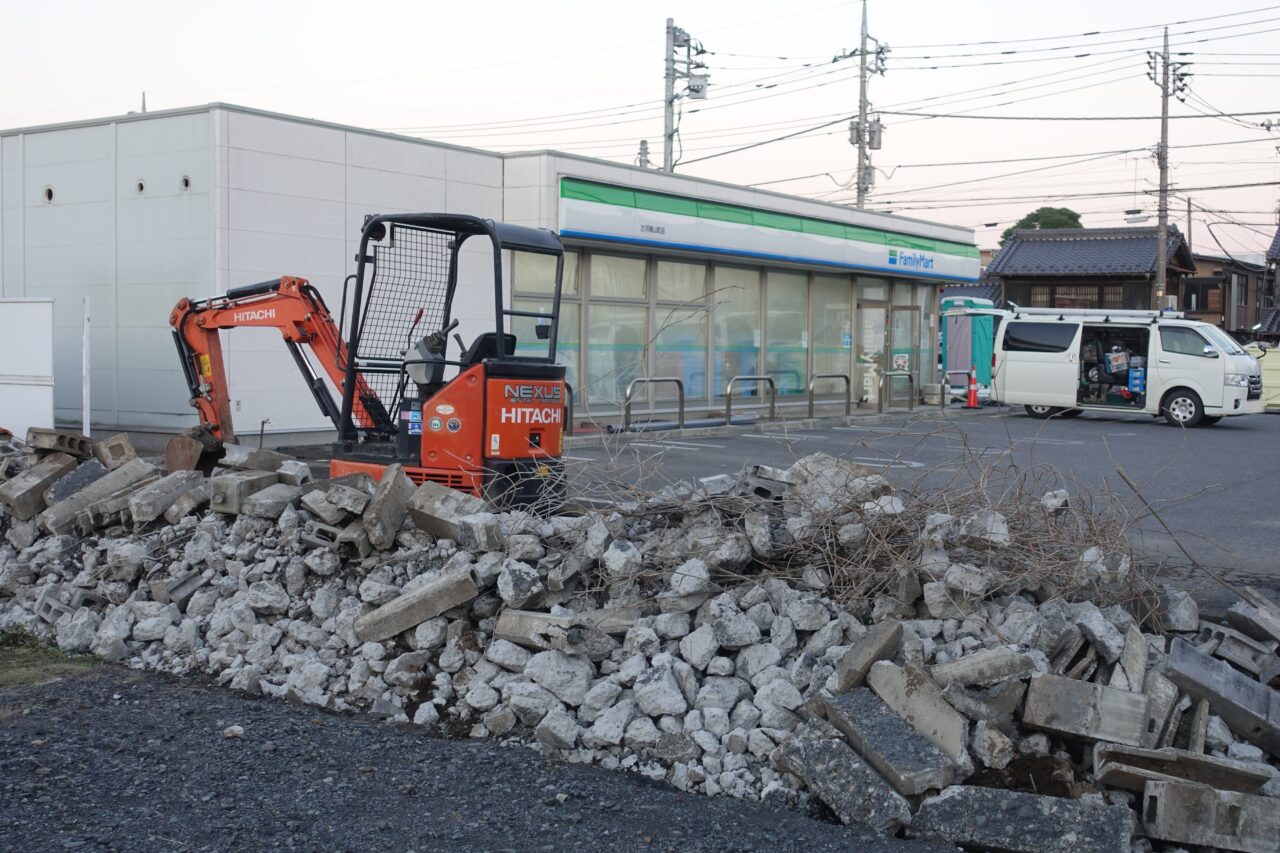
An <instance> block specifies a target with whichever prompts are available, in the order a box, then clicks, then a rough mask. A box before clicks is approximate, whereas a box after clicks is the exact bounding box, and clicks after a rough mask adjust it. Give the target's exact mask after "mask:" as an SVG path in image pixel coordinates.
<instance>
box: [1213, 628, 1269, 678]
mask: <svg viewBox="0 0 1280 853" xmlns="http://www.w3.org/2000/svg"><path fill="white" fill-rule="evenodd" d="M1196 645H1197V646H1199V647H1200V650H1201V651H1203V652H1207V653H1208V654H1211V655H1213V656H1214V657H1216V658H1221V659H1222V660H1225V661H1230V662H1231V663H1233V664H1235V665H1236V666H1238V667H1240V668H1241V669H1243V670H1245V671H1246V672H1251V673H1253V674H1254V675H1261V674H1262V672H1263V670H1265V669H1267V668H1268V667H1269V666H1271V665H1272V664H1274V663H1275V660H1276V646H1277V643H1276V641H1275V640H1255V639H1253V638H1252V637H1249V636H1246V635H1245V634H1243V633H1241V632H1239V631H1237V630H1235V629H1234V628H1228V627H1227V626H1225V625H1214V624H1212V623H1209V622H1201V623H1200V633H1199V634H1198V635H1197V636H1196Z"/></svg>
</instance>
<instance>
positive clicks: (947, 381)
mask: <svg viewBox="0 0 1280 853" xmlns="http://www.w3.org/2000/svg"><path fill="white" fill-rule="evenodd" d="M952 376H963V377H964V381H965V384H966V385H967V384H968V383H969V371H967V370H944V371H942V381H941V382H940V383H938V408H939V409H946V408H947V398H948V397H950V396H951V377H952Z"/></svg>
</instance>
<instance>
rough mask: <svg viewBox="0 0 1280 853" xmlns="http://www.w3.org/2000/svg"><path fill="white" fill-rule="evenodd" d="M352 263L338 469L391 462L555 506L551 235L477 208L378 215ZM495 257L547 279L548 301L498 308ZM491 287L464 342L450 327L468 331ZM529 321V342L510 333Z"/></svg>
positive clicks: (557, 409) (555, 251)
mask: <svg viewBox="0 0 1280 853" xmlns="http://www.w3.org/2000/svg"><path fill="white" fill-rule="evenodd" d="M474 238H478V239H474ZM477 244H479V246H480V248H481V249H483V252H481V251H479V250H475V247H476V246H477ZM464 247H465V249H466V252H465V256H466V259H467V262H468V263H467V265H466V269H465V270H462V269H460V263H459V262H460V260H461V259H462V258H463V257H464ZM355 261H356V273H355V275H353V276H350V277H348V281H347V287H345V288H344V291H343V300H342V302H343V313H342V320H341V322H340V324H339V328H340V335H342V336H343V337H345V341H346V346H345V353H346V360H345V364H344V365H342V370H343V382H342V391H343V395H342V408H341V412H340V415H339V419H338V423H337V425H338V433H339V434H338V442H337V443H336V444H335V446H334V453H333V462H332V463H331V473H332V474H333V476H340V475H342V474H349V473H357V472H365V473H369V474H371V475H372V476H375V477H377V476H379V474H380V472H381V470H382V468H383V467H384V466H386V465H387V464H389V463H392V462H398V463H400V464H402V465H403V466H404V469H405V471H406V473H408V475H409V476H410V478H411V479H412V480H414V481H415V482H417V483H421V482H423V481H425V480H432V481H435V482H439V483H442V484H444V485H448V486H451V487H454V488H459V489H463V490H465V491H470V492H472V493H475V494H477V495H482V496H485V497H487V498H489V499H490V500H494V501H497V502H500V503H514V504H521V505H527V504H530V503H536V502H540V501H543V500H547V499H551V500H556V499H557V498H558V496H559V495H561V494H562V490H563V477H562V467H561V460H560V455H561V442H562V437H563V429H564V413H565V407H566V405H567V402H568V397H567V386H566V384H565V381H564V380H565V368H564V366H563V365H561V364H557V362H556V341H557V337H558V331H559V323H560V288H561V274H562V270H563V263H564V260H563V248H562V246H561V244H560V239H559V238H558V237H557V236H556V235H555V234H553V233H552V232H550V231H546V230H542V229H535V228H525V227H521V226H515V225H506V224H503V223H498V222H494V221H492V220H487V219H480V218H478V217H473V216H460V215H453V214H425V213H424V214H387V215H381V216H370V217H367V218H366V219H365V222H364V227H363V228H362V229H361V234H360V243H359V251H358V252H357V254H356V257H355ZM504 263H509V264H510V265H511V266H513V267H516V268H517V269H521V270H524V271H537V272H539V273H540V274H541V275H542V276H543V277H545V278H546V279H547V281H545V282H542V285H541V286H540V287H539V290H541V291H542V292H545V293H548V294H549V295H550V299H549V300H547V302H546V307H545V308H543V309H542V310H538V311H527V310H515V309H512V308H508V307H506V303H505V300H504V295H503V293H504V289H503V280H504V275H503V265H504ZM477 266H479V267H481V268H482V269H483V272H482V273H476V271H475V270H476V268H477ZM481 276H483V279H481ZM477 279H481V281H484V283H485V284H484V290H483V291H482V290H481V288H480V287H479V286H478V285H479V284H480V281H478V280H477ZM490 287H491V288H492V290H489V289H488V288H490ZM460 292H461V293H464V294H466V295H467V299H466V304H465V309H466V310H465V311H462V312H459V311H455V307H456V306H455V297H456V296H457V295H458V293H460ZM481 293H483V294H484V295H483V296H479V295H480V294H481ZM490 295H491V297H492V302H491V303H489V304H490V305H492V312H493V314H492V316H493V325H492V327H491V328H489V329H485V330H483V331H481V332H480V333H479V334H478V335H477V336H476V337H475V339H474V340H473V341H472V343H471V344H470V346H464V345H463V340H462V338H461V337H460V336H459V335H457V334H456V333H454V330H455V329H456V328H458V326H459V321H460V320H465V322H466V323H467V324H469V325H472V327H473V328H474V323H475V321H476V315H477V314H482V313H484V312H485V310H486V309H484V308H482V307H481V306H483V305H484V304H485V302H487V301H488V298H489V296H490ZM348 296H350V298H349V299H348ZM478 296H479V298H477V297H478ZM457 307H461V306H457ZM459 315H461V316H459ZM526 327H527V328H528V329H529V331H530V332H531V334H529V335H528V339H527V340H519V339H517V335H516V334H515V330H516V329H523V328H526ZM424 333H425V334H424ZM415 335H417V337H416V338H415ZM451 335H452V339H451ZM370 398H373V399H370Z"/></svg>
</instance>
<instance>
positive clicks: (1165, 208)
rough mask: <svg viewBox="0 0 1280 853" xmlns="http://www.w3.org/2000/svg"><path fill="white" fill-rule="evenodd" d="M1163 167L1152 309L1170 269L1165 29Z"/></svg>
mask: <svg viewBox="0 0 1280 853" xmlns="http://www.w3.org/2000/svg"><path fill="white" fill-rule="evenodd" d="M1156 163H1157V165H1159V167H1160V201H1159V202H1158V207H1157V208H1156V287H1155V292H1154V293H1153V294H1152V297H1153V300H1152V301H1153V303H1154V304H1153V305H1152V306H1151V307H1152V308H1159V307H1160V301H1161V297H1163V296H1164V289H1165V286H1166V285H1167V284H1168V282H1167V281H1166V270H1167V268H1168V266H1169V28H1168V27H1165V30H1164V50H1162V51H1161V53H1160V147H1159V148H1158V149H1156Z"/></svg>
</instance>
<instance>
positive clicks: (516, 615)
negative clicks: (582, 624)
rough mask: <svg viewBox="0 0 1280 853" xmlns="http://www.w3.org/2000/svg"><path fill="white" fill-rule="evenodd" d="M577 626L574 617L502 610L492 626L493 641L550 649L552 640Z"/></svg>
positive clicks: (508, 609)
mask: <svg viewBox="0 0 1280 853" xmlns="http://www.w3.org/2000/svg"><path fill="white" fill-rule="evenodd" d="M575 624H577V619H576V617H574V616H553V615H552V614H550V613H541V612H539V611H536V610H512V609H510V608H507V609H504V610H503V611H502V612H501V613H499V614H498V622H497V624H496V625H494V626H493V639H495V640H507V641H509V642H512V643H515V644H517V645H520V646H524V647H525V648H529V649H541V650H546V649H551V648H554V647H555V646H554V645H553V643H554V638H555V637H557V636H563V635H564V634H565V632H567V631H568V630H569V629H570V628H572V627H573V626H574V625H575Z"/></svg>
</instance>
